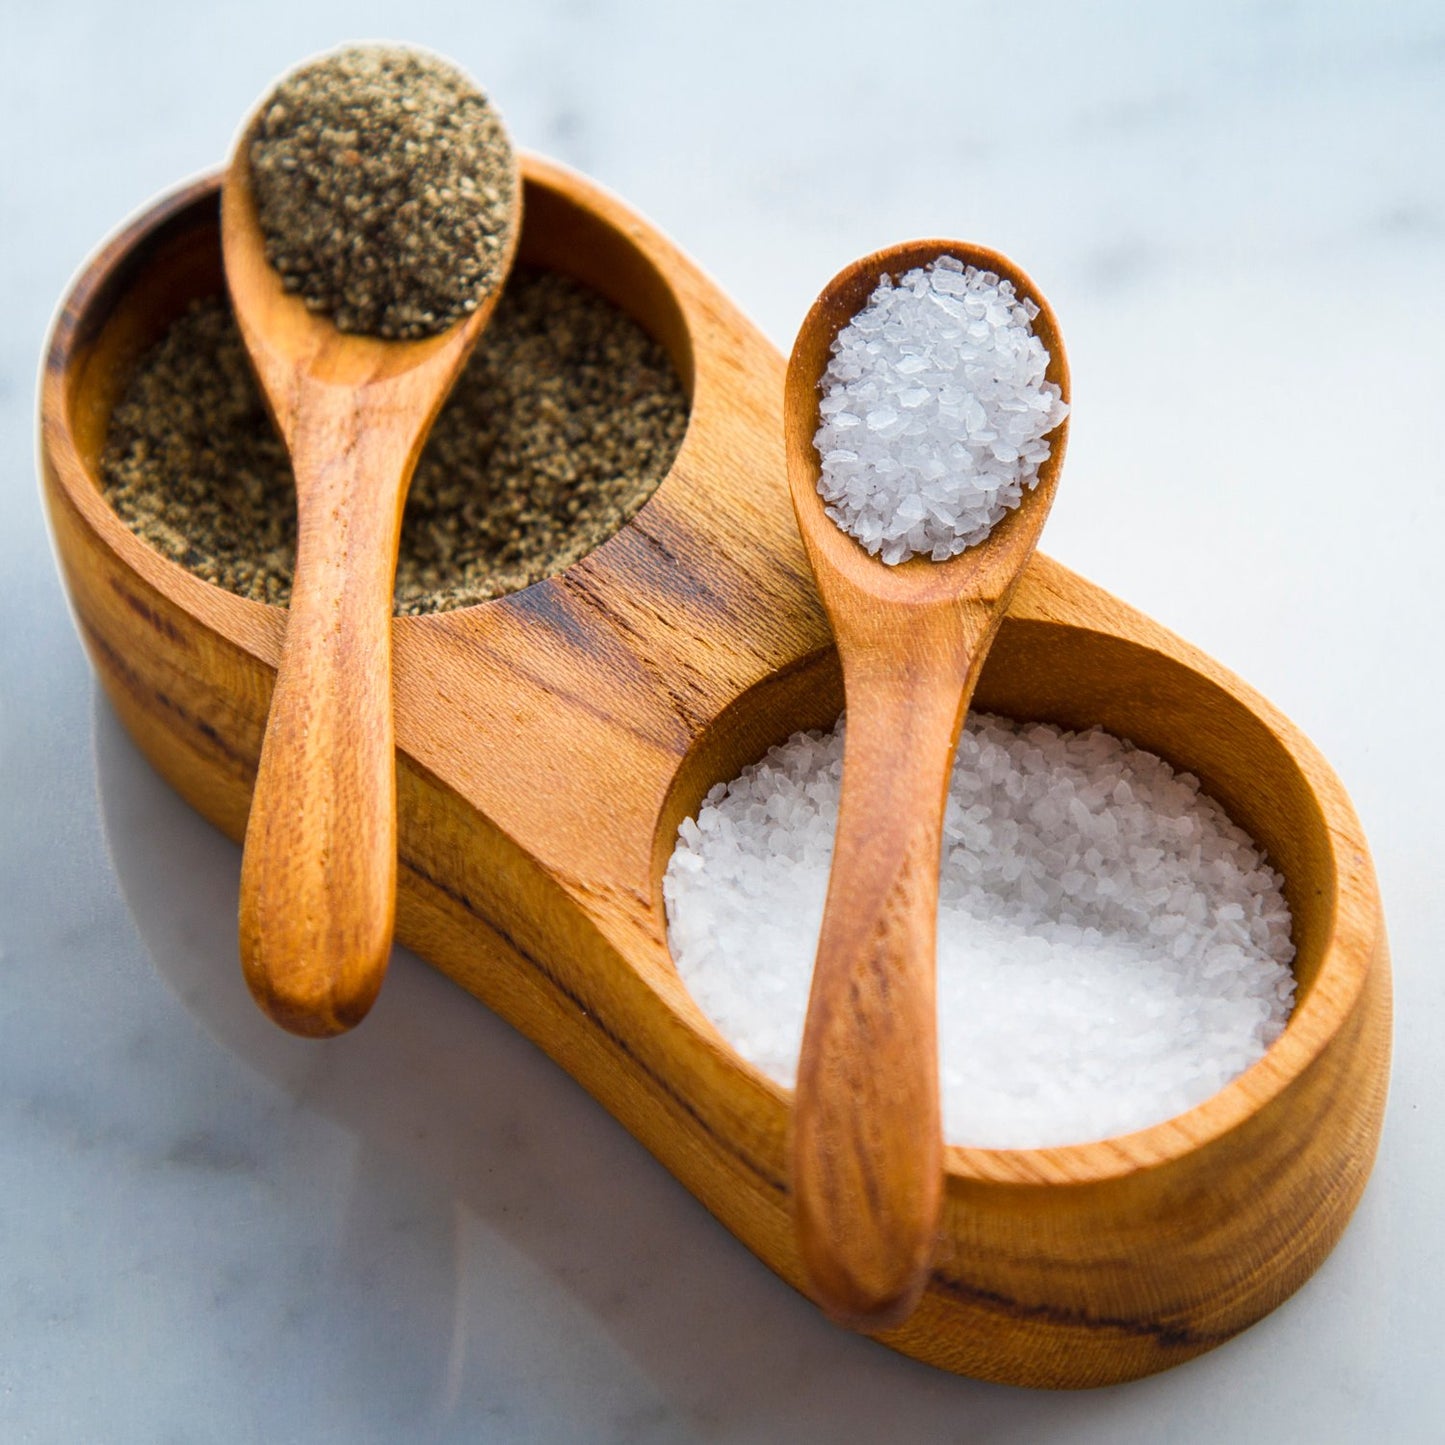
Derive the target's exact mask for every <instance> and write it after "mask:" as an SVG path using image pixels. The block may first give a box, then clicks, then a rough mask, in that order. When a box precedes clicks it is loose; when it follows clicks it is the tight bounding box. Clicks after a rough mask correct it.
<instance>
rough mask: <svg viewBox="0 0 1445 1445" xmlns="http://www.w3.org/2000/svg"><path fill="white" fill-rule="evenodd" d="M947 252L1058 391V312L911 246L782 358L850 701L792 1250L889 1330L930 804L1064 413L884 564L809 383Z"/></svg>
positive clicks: (924, 1079)
mask: <svg viewBox="0 0 1445 1445" xmlns="http://www.w3.org/2000/svg"><path fill="white" fill-rule="evenodd" d="M943 255H950V256H955V257H957V258H958V259H959V260H961V261H963V262H964V264H965V265H971V266H976V267H977V268H978V269H979V270H981V271H991V272H993V273H995V274H996V275H998V276H999V277H1001V278H1002V279H1005V280H1009V281H1012V282H1013V284H1014V288H1015V290H1016V292H1017V294H1018V295H1020V296H1021V297H1028V298H1030V299H1031V300H1033V301H1034V302H1036V303H1037V305H1038V307H1039V315H1038V317H1037V319H1036V320H1035V321H1034V331H1035V334H1036V335H1038V336H1039V338H1040V339H1041V340H1042V342H1043V344H1044V346H1045V348H1046V349H1047V351H1048V353H1049V367H1048V373H1047V375H1048V379H1049V380H1050V381H1053V382H1055V383H1056V384H1057V385H1058V386H1059V389H1060V391H1061V392H1062V394H1063V398H1064V400H1065V402H1067V401H1068V399H1069V373H1068V363H1067V361H1066V359H1065V356H1064V349H1063V344H1062V341H1061V340H1060V337H1059V331H1058V325H1057V322H1056V321H1055V319H1054V315H1053V312H1052V310H1051V309H1050V308H1049V306H1048V303H1047V302H1046V301H1045V300H1044V298H1043V296H1042V295H1041V294H1040V292H1039V290H1038V288H1037V287H1036V286H1035V285H1034V284H1033V282H1032V281H1030V280H1029V278H1028V277H1027V276H1026V275H1024V274H1023V272H1022V271H1020V270H1019V269H1018V267H1016V266H1015V265H1013V263H1012V262H1010V261H1009V260H1007V259H1006V258H1005V257H1003V256H1001V255H999V254H998V253H997V252H994V251H989V250H986V249H984V248H982V247H978V246H972V245H967V244H964V243H961V242H956V241H947V240H921V241H909V242H905V243H902V244H900V245H897V246H892V247H890V248H888V249H887V250H884V251H878V252H876V253H874V254H873V255H870V256H865V257H863V258H862V259H861V260H859V261H855V262H854V263H853V264H852V265H850V266H848V267H847V268H846V269H845V270H843V271H842V272H840V273H839V274H838V275H837V276H836V277H834V279H833V280H832V281H831V282H830V283H829V284H828V286H827V287H826V288H825V289H824V291H823V293H822V295H821V296H820V297H819V298H818V300H817V302H815V303H814V305H813V308H812V309H811V310H810V311H809V313H808V315H807V317H806V319H805V320H804V322H803V325H802V328H801V330H800V331H799V333H798V339H797V342H796V344H795V345H794V347H793V352H792V356H791V358H790V360H789V363H788V370H787V379H786V382H785V394H784V417H785V428H786V439H787V461H788V486H789V490H790V492H791V495H792V502H793V510H794V512H795V513H796V515H797V519H798V527H799V530H800V531H801V533H802V537H803V544H804V547H805V549H806V551H807V555H808V561H809V563H810V565H811V566H812V569H813V575H814V578H815V579H816V581H817V584H818V591H819V594H820V596H821V597H822V600H823V605H824V607H825V609H826V611H827V614H828V620H829V622H830V624H831V625H832V629H833V634H834V638H835V640H836V643H837V648H838V655H839V659H840V661H841V663H842V669H843V685H844V695H845V702H846V710H847V732H846V737H845V742H844V758H843V789H842V797H841V799H840V803H839V812H838V826H837V834H836V842H835V848H834V854H833V866H832V872H831V875H830V878H829V886H828V898H827V904H826V906H825V910H824V916H823V926H822V931H821V933H820V936H819V941H818V954H817V960H816V963H815V966H814V973H813V986H812V992H811V995H810V998H809V1004H808V1016H807V1024H806V1027H805V1030H804V1036H803V1048H802V1053H801V1056H800V1058H799V1065H798V1082H797V1096H796V1109H795V1116H794V1128H793V1143H792V1168H793V1190H794V1202H795V1209H796V1215H797V1228H798V1235H799V1241H798V1242H799V1249H800V1252H801V1254H802V1257H803V1260H804V1264H805V1266H806V1268H807V1271H808V1274H809V1277H810V1279H811V1282H812V1286H813V1289H814V1291H815V1292H816V1294H817V1296H818V1298H819V1302H820V1303H821V1304H822V1306H823V1307H824V1309H826V1310H827V1311H828V1313H829V1314H830V1315H832V1316H833V1318H835V1319H836V1320H838V1321H839V1322H840V1323H842V1324H846V1325H849V1326H851V1327H854V1328H858V1329H864V1330H876V1329H881V1328H885V1327H887V1326H890V1325H896V1324H898V1323H899V1322H900V1321H902V1320H903V1319H905V1318H907V1316H908V1315H909V1314H910V1313H911V1312H912V1310H913V1308H914V1306H915V1305H916V1304H917V1302H918V1299H919V1296H920V1295H921V1293H922V1291H923V1287H924V1285H925V1283H926V1281H927V1277H928V1270H929V1265H930V1263H931V1261H932V1258H933V1254H934V1248H935V1241H936V1238H937V1234H938V1228H939V1212H940V1209H941V1207H942V1199H943V1166H942V1141H941V1132H940V1131H941V1126H940V1120H939V1100H938V1041H937V1024H936V1021H935V1014H934V992H935V986H934V932H935V925H936V919H937V912H938V861H939V851H940V843H941V837H942V825H943V810H944V801H945V797H946V793H947V787H948V778H949V772H950V769H951V766H952V760H953V753H954V749H955V747H956V746H957V743H958V735H959V730H960V729H961V728H962V726H963V720H964V717H965V716H966V714H967V712H968V704H969V699H970V698H971V697H972V695H973V690H974V687H975V685H976V683H977V681H978V677H979V673H980V671H981V670H982V668H983V663H984V660H985V658H986V657H987V656H988V650H989V646H990V644H991V643H992V641H993V638H994V634H995V633H996V632H997V630H998V627H999V624H1000V622H1002V620H1003V616H1004V613H1005V612H1006V611H1007V609H1008V604H1009V599H1010V598H1011V597H1012V596H1013V592H1014V588H1015V587H1016V585H1017V583H1018V580H1019V577H1020V576H1021V575H1022V572H1023V569H1024V566H1025V564H1026V563H1027V562H1028V560H1029V558H1030V556H1032V554H1033V551H1034V548H1035V546H1036V545H1037V543H1038V538H1039V533H1040V531H1041V530H1042V528H1043V524H1044V519H1045V518H1046V516H1047V515H1048V511H1049V507H1050V506H1051V504H1052V502H1053V499H1054V493H1055V491H1056V489H1057V487H1058V479H1059V470H1060V466H1061V464H1062V462H1063V457H1064V447H1065V442H1066V440H1067V436H1068V418H1067V416H1066V417H1065V418H1064V420H1063V421H1062V422H1061V423H1060V424H1059V425H1058V426H1057V427H1056V428H1055V429H1054V431H1053V432H1052V433H1051V434H1050V451H1049V456H1048V458H1047V460H1046V461H1044V462H1043V463H1042V465H1041V466H1040V468H1039V474H1038V480H1037V484H1036V485H1035V486H1034V488H1033V489H1032V490H1029V491H1025V493H1024V495H1023V499H1022V501H1021V502H1020V504H1019V506H1018V507H1017V508H1015V509H1014V510H1012V511H1010V512H1008V513H1007V514H1006V515H1005V516H1004V517H1003V518H1002V519H1001V520H1000V521H999V522H998V523H996V524H995V526H994V527H993V529H992V530H991V531H990V532H989V534H988V536H987V537H985V538H984V539H983V540H982V541H981V542H977V543H975V544H974V545H972V546H970V547H968V548H967V549H966V550H965V551H963V552H962V553H960V554H959V555H958V556H956V557H953V558H950V559H948V560H947V561H944V562H933V561H930V560H929V559H928V558H926V557H922V556H915V557H912V558H910V559H909V560H907V561H905V562H902V563H899V564H898V565H896V566H890V565H888V564H885V563H884V562H882V561H880V560H878V559H877V558H876V557H872V556H870V555H869V554H868V553H867V552H866V551H865V550H864V548H863V546H862V545H861V544H860V543H859V542H857V541H856V540H855V539H854V538H853V537H852V536H850V535H849V534H848V533H846V532H844V531H843V530H842V529H841V528H840V527H839V526H838V525H837V524H836V523H835V522H834V521H833V520H832V518H831V517H829V515H828V513H827V511H826V509H825V504H824V501H823V498H822V496H821V495H820V494H819V492H818V477H819V470H820V468H819V458H818V453H817V450H816V448H815V447H814V445H813V437H814V434H815V432H816V430H817V427H818V399H819V398H818V386H819V379H820V378H821V376H822V374H823V371H824V369H825V367H826V366H827V364H828V358H829V355H830V353H831V349H832V345H833V340H834V338H835V336H836V335H837V333H838V332H839V330H840V329H841V328H842V327H844V326H846V325H847V324H848V322H849V321H851V320H852V318H853V317H854V316H855V315H856V314H857V313H858V312H859V311H860V310H861V309H862V308H863V306H864V305H865V304H866V302H867V300H868V297H869V296H870V294H871V293H872V291H873V289H874V288H875V287H876V286H877V284H878V281H879V278H880V277H882V276H884V275H887V276H890V277H893V278H897V277H898V276H900V275H902V274H903V273H904V272H907V271H909V270H912V269H913V268H914V267H917V266H923V265H927V264H929V263H930V262H932V261H935V260H937V259H938V257H940V256H943Z"/></svg>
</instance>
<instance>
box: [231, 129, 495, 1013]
mask: <svg viewBox="0 0 1445 1445" xmlns="http://www.w3.org/2000/svg"><path fill="white" fill-rule="evenodd" d="M256 124H257V117H256V116H253V117H252V118H251V120H250V121H249V122H248V123H247V124H246V125H245V126H244V127H243V129H242V132H241V135H240V137H239V139H238V140H237V143H236V147H235V150H234V151H233V153H232V156H231V160H230V164H229V166H228V168H227V171H226V177H225V182H224V185H223V187H222V193H221V246H222V253H223V257H224V265H225V272H226V284H227V287H228V289H229V291H230V295H231V304H232V307H233V309H234V311H235V314H236V320H237V323H238V325H239V327H240V330H241V335H242V337H243V338H244V340H245V344H246V349H247V351H248V353H249V354H250V357H251V361H252V363H253V365H254V368H255V371H256V375H257V378H258V379H259V381H260V385H261V390H262V393H263V395H264V396H265V398H266V403H267V406H268V407H269V408H270V410H271V414H272V416H273V418H274V419H275V422H276V426H277V429H278V430H279V432H280V434H281V437H282V439H283V440H284V441H285V443H286V449H287V451H288V452H289V454H290V457H291V466H292V471H293V473H294V474H295V478H296V508H297V542H296V569H295V577H294V582H293V585H292V592H291V605H290V609H289V613H288V618H287V625H286V640H285V644H284V647H283V650H282V655H281V663H280V668H279V671H278V674H277V678H276V686H275V691H274V693H273V695H272V699H271V710H270V714H269V717H268V721H267V727H266V738H265V743H264V746H263V748H262V752H261V761H260V770H259V773H258V775H257V779H256V790H255V796H254V799H253V801H252V804H251V811H250V817H249V821H248V824H247V828H246V840H245V852H244V855H243V859H242V865H241V904H240V948H241V961H242V966H243V968H244V970H245V974H246V981H247V983H248V985H249V986H250V989H251V992H252V994H253V995H254V996H255V998H256V1000H257V1002H258V1003H259V1004H260V1005H261V1007H262V1008H263V1009H264V1010H265V1011H266V1012H267V1013H268V1014H269V1015H270V1016H271V1017H272V1018H273V1019H274V1020H275V1021H276V1022H277V1023H279V1024H281V1025H282V1026H283V1027H284V1028H287V1029H289V1030H291V1031H292V1032H293V1033H298V1034H305V1035H311V1036H318V1037H320V1036H326V1035H330V1034H336V1033H340V1032H342V1031H344V1030H345V1029H348V1028H351V1027H353V1026H354V1025H355V1024H357V1023H358V1022H360V1020H361V1019H362V1018H363V1017H364V1016H365V1015H366V1013H367V1011H368V1010H369V1009H370V1007H371V1005H372V1003H373V1001H374V1000H375V998H376V995H377V992H378V990H379V989H380V987H381V982H382V978H383V976H384V975H385V972H386V965H387V961H388V958H389V956H390V952H391V940H392V932H393V928H394V925H395V914H396V772H395V741H394V738H395V733H394V725H393V721H392V696H391V617H392V594H393V590H394V587H395V576H396V557H397V549H398V546H399V543H400V536H401V517H402V511H403V508H404V505H405V501H406V493H407V488H408V486H409V485H410V482H411V476H412V472H413V471H414V470H415V467H416V463H417V459H418V457H419V456H420V454H421V450H422V445H423V443H424V442H425V440H426V436H427V432H428V431H429V429H430V427H431V424H432V422H433V420H435V418H436V415H437V413H438V411H440V409H441V406H442V403H443V402H444V401H445V399H446V397H447V394H448V392H449V391H450V390H451V387H452V383H453V382H454V381H455V380H456V378H457V376H458V374H459V373H460V372H461V369H462V367H463V366H464V365H465V363H466V360H467V358H468V356H469V355H470V354H471V351H472V348H473V347H474V346H475V345H476V342H477V340H478V338H479V337H480V336H481V334H482V331H483V329H484V328H485V327H486V324H487V322H488V320H489V319H490V318H491V315H492V312H493V311H494V310H495V308H496V304H497V300H498V298H499V297H500V294H501V288H502V281H503V279H504V278H505V276H506V275H507V272H508V271H509V270H510V267H511V263H512V258H513V256H514V254H515V251H516V245H517V237H518V234H519V232H520V229H521V226H520V211H521V195H522V186H521V179H520V175H519V172H518V167H517V161H516V157H515V155H513V156H511V158H510V164H511V170H512V175H511V182H512V185H511V195H512V197H513V205H512V215H511V220H510V224H509V226H508V228H507V234H506V236H505V238H504V243H503V249H502V255H501V263H500V265H499V266H498V269H497V272H496V277H497V279H496V282H495V284H494V285H493V287H492V290H491V291H490V292H489V293H488V294H487V295H485V296H483V297H481V298H479V300H478V304H477V306H476V308H475V310H473V311H471V312H470V313H468V314H467V315H466V316H464V317H463V318H462V319H460V320H459V321H457V322H455V323H454V324H453V325H452V326H450V327H449V328H448V329H446V330H445V331H442V332H440V333H438V334H437V335H435V336H431V337H427V338H425V339H422V340H416V341H385V340H380V339H378V338H375V337H371V336H364V335H357V334H352V333H346V332H342V331H341V330H339V329H338V328H337V327H336V325H335V324H334V323H333V322H332V321H331V320H330V318H329V317H326V316H322V315H318V314H317V313H315V312H312V311H310V310H308V309H307V307H306V305H305V303H304V302H303V301H302V300H301V299H300V298H299V297H298V296H296V295H294V294H293V293H291V292H288V291H287V290H286V289H285V286H284V285H283V282H282V279H281V276H280V274H279V273H278V272H277V271H276V270H275V269H274V268H273V267H272V266H271V264H270V262H269V261H268V260H267V256H266V242H265V236H264V234H263V232H262V229H261V224H260V219H259V216H258V214H257V208H256V201H255V196H254V193H253V190H252V184H251V173H250V159H249V153H250V146H251V140H252V138H253V135H254V133H255V127H256Z"/></svg>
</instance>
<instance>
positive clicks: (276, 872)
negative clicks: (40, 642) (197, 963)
mask: <svg viewBox="0 0 1445 1445" xmlns="http://www.w3.org/2000/svg"><path fill="white" fill-rule="evenodd" d="M303 415H304V416H305V417H306V421H305V422H304V423H303V425H302V426H301V427H300V428H299V430H298V432H297V434H296V435H294V436H293V437H292V438H290V442H291V453H292V467H293V470H294V471H295V474H296V490H297V522H298V528H297V531H298V536H297V548H296V575H295V581H294V584H293V587H292V593H291V607H290V612H289V614H288V618H287V624H286V638H285V643H284V645H283V648H282V653H281V663H280V668H279V671H278V673H277V677H276V688H275V692H274V694H273V695H272V700H271V711H270V715H269V718H268V721H267V725H266V737H265V741H264V743H263V745H262V750H261V764H260V770H259V772H258V774H257V778H256V789H255V793H254V795H253V797H252V801H251V813H250V818H249V821H248V824H247V828H246V840H245V853H244V856H243V859H242V864H241V907H240V943H241V960H242V963H243V965H244V968H245V973H246V981H247V983H248V984H249V985H250V988H251V992H252V994H253V995H254V996H255V998H256V1001H257V1002H258V1003H259V1004H260V1005H261V1007H262V1008H263V1009H265V1011H266V1012H267V1013H268V1014H270V1015H271V1017H272V1018H273V1019H275V1021H276V1022H277V1023H279V1024H281V1025H282V1026H283V1027H284V1028H287V1029H290V1030H291V1031H292V1032H293V1033H298V1034H306V1035H310V1036H313V1037H324V1036H326V1035H330V1034H337V1033H341V1032H343V1031H344V1030H346V1029H349V1028H351V1027H353V1026H354V1025H355V1024H357V1023H359V1022H360V1021H361V1019H362V1018H363V1017H364V1016H365V1014H366V1012H367V1010H368V1009H369V1008H370V1007H371V1005H372V1002H373V1001H374V1000H375V998H376V994H377V991H378V990H379V989H380V987H381V982H382V978H383V976H384V975H385V972H386V965H387V960H388V957H389V954H390V950H391V937H392V929H393V926H394V922H395V913H396V761H395V747H394V732H393V722H392V699H391V617H392V592H393V588H394V585H395V572H396V553H397V543H398V536H399V531H400V523H401V504H402V500H403V498H404V496H405V486H404V483H405V481H406V480H407V479H408V478H409V475H410V466H411V461H412V458H411V457H410V456H409V454H408V453H409V447H408V446H407V445H406V444H405V442H401V443H398V442H396V441H394V440H393V438H392V436H391V435H390V432H389V429H388V428H386V427H384V426H382V427H375V428H374V429H368V428H366V427H363V426H362V425H361V420H360V418H359V416H358V413H357V411H356V409H355V407H354V406H352V405H351V404H350V402H349V398H347V395H346V393H345V392H344V391H340V390H339V389H338V391H337V393H336V399H335V400H334V401H331V402H330V403H329V404H326V403H319V404H310V403H309V404H308V406H307V407H306V408H305V409H304V411H303ZM398 479H400V482H401V485H400V487H398ZM378 482H379V483H380V485H377V483H378Z"/></svg>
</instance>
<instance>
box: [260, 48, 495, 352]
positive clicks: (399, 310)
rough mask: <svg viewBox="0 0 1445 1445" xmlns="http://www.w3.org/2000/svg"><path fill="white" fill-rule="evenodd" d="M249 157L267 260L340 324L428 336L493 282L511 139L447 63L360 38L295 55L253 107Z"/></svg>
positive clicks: (372, 331) (377, 332)
mask: <svg viewBox="0 0 1445 1445" xmlns="http://www.w3.org/2000/svg"><path fill="white" fill-rule="evenodd" d="M249 156H250V164H251V180H252V185H253V187H254V190H255V195H256V209H257V213H258V215H259V218H260V222H261V229H262V231H263V233H264V234H265V237H266V255H267V258H268V259H269V260H270V262H271V264H272V265H273V266H274V267H275V268H276V269H277V270H278V271H279V272H280V273H281V276H282V278H283V280H284V282H285V284H286V287H287V289H288V290H291V291H297V292H299V293H300V295H301V297H302V299H303V300H304V301H305V302H306V304H307V306H308V307H310V308H311V309H312V310H313V311H322V312H325V313H327V314H328V315H330V316H331V317H332V319H333V320H334V321H335V322H336V325H337V326H338V327H339V328H340V329H341V330H342V331H357V332H365V333H367V334H369V335H373V336H381V337H387V338H392V339H395V338H404V337H417V336H430V335H433V334H434V333H436V332H438V331H443V330H445V329H446V328H447V327H448V326H450V325H451V324H452V323H453V322H454V321H457V320H458V319H459V318H460V317H462V316H463V315H465V314H466V313H467V312H469V311H472V310H474V309H475V308H476V306H477V303H478V301H479V300H480V299H481V298H482V297H483V296H485V295H487V294H489V293H490V292H491V290H492V289H493V287H494V286H495V285H496V283H497V280H498V278H499V274H500V271H501V267H502V261H503V258H504V255H505V252H506V241H507V237H508V234H509V230H510V227H511V225H512V223H513V203H514V200H515V187H516V175H515V162H514V160H513V156H512V148H511V143H510V142H509V140H508V139H507V133H506V130H505V129H504V128H503V126H502V122H501V119H500V117H499V116H498V115H497V113H496V111H495V110H494V109H493V108H492V106H491V104H490V102H489V101H488V100H487V98H486V97H485V96H484V95H483V94H482V93H481V92H480V91H479V90H477V88H476V87H475V86H474V85H473V84H472V83H471V81H469V80H468V79H467V77H466V76H465V75H463V74H462V73H461V72H460V71H459V70H456V69H454V68H453V67H452V66H450V65H448V64H447V63H446V62H445V61H442V60H440V59H439V58H437V57H435V56H431V55H428V54H426V53H424V52H418V51H413V50H406V49H402V48H399V47H395V46H379V45H370V46H350V47H348V48H346V49H344V50H338V51H334V52H333V53H331V54H330V55H326V56H323V57H322V58H321V59H319V60H316V61H313V62H312V63H310V64H309V65H305V66H302V67H301V68H300V69H298V70H296V71H293V72H292V73H291V74H290V75H288V76H287V77H286V78H285V79H284V80H282V81H281V83H280V84H279V85H278V86H277V87H276V89H275V90H274V91H273V92H272V93H271V95H270V97H269V98H268V99H267V100H266V102H265V103H264V104H263V105H262V106H261V108H260V111H259V115H258V121H257V127H256V131H255V134H254V136H253V138H252V141H251V147H250V153H249Z"/></svg>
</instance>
